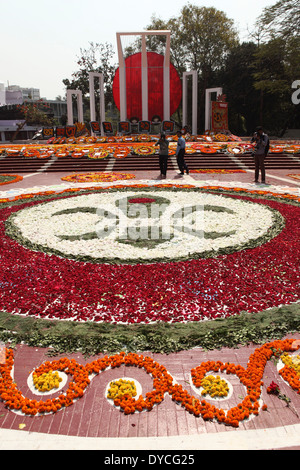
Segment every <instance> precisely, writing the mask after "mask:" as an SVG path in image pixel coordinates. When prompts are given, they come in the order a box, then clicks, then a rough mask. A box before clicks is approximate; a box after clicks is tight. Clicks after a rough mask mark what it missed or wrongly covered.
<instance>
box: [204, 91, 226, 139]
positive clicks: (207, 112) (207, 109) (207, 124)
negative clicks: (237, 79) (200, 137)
mask: <svg viewBox="0 0 300 470" xmlns="http://www.w3.org/2000/svg"><path fill="white" fill-rule="evenodd" d="M212 93H217V96H219V95H222V94H223V88H207V89H206V90H205V130H210V129H211V94H212Z"/></svg>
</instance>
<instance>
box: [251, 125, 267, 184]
mask: <svg viewBox="0 0 300 470" xmlns="http://www.w3.org/2000/svg"><path fill="white" fill-rule="evenodd" d="M251 142H255V151H254V161H255V179H254V183H258V178H259V170H260V171H261V182H262V183H263V184H265V183H266V169H265V159H266V157H267V154H268V147H269V137H268V135H267V134H265V133H264V132H263V129H262V127H258V128H257V129H256V132H255V134H254V136H253V137H252V140H251Z"/></svg>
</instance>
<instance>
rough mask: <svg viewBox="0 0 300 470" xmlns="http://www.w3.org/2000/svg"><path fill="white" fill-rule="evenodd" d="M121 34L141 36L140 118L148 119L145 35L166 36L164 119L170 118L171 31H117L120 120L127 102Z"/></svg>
mask: <svg viewBox="0 0 300 470" xmlns="http://www.w3.org/2000/svg"><path fill="white" fill-rule="evenodd" d="M121 36H141V37H142V64H141V67H142V97H141V98H142V120H143V121H148V120H149V119H151V118H152V116H148V63H147V51H146V37H147V36H166V38H167V41H166V52H165V57H164V66H163V67H164V72H163V81H164V85H163V87H164V117H163V118H164V120H165V121H169V120H170V48H171V31H163V30H157V31H150V30H149V31H142V32H134V33H130V32H127V33H117V48H118V55H119V82H120V120H121V121H126V119H127V103H126V66H125V58H124V53H123V48H122V42H121Z"/></svg>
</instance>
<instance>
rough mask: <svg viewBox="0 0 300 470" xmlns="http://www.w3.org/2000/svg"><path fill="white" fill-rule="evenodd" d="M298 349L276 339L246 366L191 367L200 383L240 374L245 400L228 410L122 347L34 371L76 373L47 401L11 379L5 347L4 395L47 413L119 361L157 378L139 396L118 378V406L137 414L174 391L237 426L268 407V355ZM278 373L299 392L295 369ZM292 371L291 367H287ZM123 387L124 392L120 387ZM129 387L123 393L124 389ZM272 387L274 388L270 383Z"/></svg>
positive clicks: (191, 407) (12, 405) (181, 400)
mask: <svg viewBox="0 0 300 470" xmlns="http://www.w3.org/2000/svg"><path fill="white" fill-rule="evenodd" d="M298 348H299V345H298V344H297V341H295V340H294V339H285V340H275V341H272V342H269V343H266V344H264V345H262V346H260V347H258V348H257V349H256V350H255V351H254V353H253V354H251V356H250V358H249V361H248V365H247V368H244V367H243V366H241V365H236V364H233V363H229V362H226V363H223V362H222V361H207V362H204V363H202V364H201V365H200V366H199V367H196V368H195V369H192V370H191V377H192V380H193V382H194V383H195V384H198V383H199V381H200V383H201V380H202V379H203V378H204V377H205V374H206V373H207V372H208V371H214V372H216V373H219V372H223V373H226V374H227V376H229V375H230V374H232V375H236V376H237V377H238V378H239V380H240V382H241V384H242V385H243V386H244V387H245V389H246V395H245V397H244V398H243V399H242V401H241V402H240V403H238V404H237V405H235V406H232V407H231V408H230V409H228V410H225V409H223V408H218V407H216V406H215V405H212V404H211V403H209V402H207V401H206V400H204V399H203V395H201V394H200V395H201V399H200V398H197V397H195V396H192V395H191V394H190V393H189V392H188V391H187V390H185V389H184V388H183V386H182V385H180V384H178V383H176V382H175V381H174V379H173V377H172V376H171V375H170V373H169V372H168V371H167V369H166V368H165V367H164V366H163V365H161V364H159V363H158V362H156V361H154V360H153V359H152V358H150V357H147V356H144V355H139V354H136V353H129V354H126V353H125V352H121V353H119V354H115V355H112V356H105V357H104V358H100V359H96V360H94V361H92V362H90V363H88V364H86V365H85V366H83V365H81V364H79V363H78V362H77V361H76V360H74V359H68V358H62V359H58V360H55V361H52V362H50V361H46V362H45V363H44V364H42V365H41V366H39V367H38V368H37V369H35V371H34V375H35V378H36V380H37V379H38V378H39V377H41V376H43V375H44V374H48V373H49V372H54V371H63V372H64V373H66V374H68V375H71V377H72V379H71V381H70V383H69V386H68V389H67V391H66V392H65V393H60V395H59V396H58V397H55V398H49V399H47V400H35V399H29V398H26V397H24V396H23V395H22V393H21V392H20V390H19V389H18V387H17V384H16V383H15V382H14V380H13V378H12V374H11V373H12V369H13V366H14V355H13V350H12V349H6V361H5V363H4V364H0V373H1V377H0V397H1V400H3V402H4V403H5V406H6V407H7V408H8V409H10V410H19V411H21V412H22V413H24V414H25V415H31V416H35V415H40V414H44V413H55V412H57V411H59V410H60V409H61V408H63V407H68V406H70V405H72V404H73V403H74V401H75V400H77V399H80V398H81V397H82V396H83V394H84V392H85V390H86V389H87V387H88V385H89V384H90V382H91V377H92V376H94V375H99V374H101V372H103V371H105V370H106V369H107V368H112V369H115V368H118V367H120V366H123V365H125V366H127V367H129V366H132V367H137V368H139V369H144V370H145V372H146V373H147V374H149V375H150V376H152V378H153V390H152V391H150V392H147V393H146V396H145V397H143V395H139V397H138V398H135V396H136V393H135V392H136V390H135V387H134V384H133V385H132V383H128V381H127V380H119V381H117V383H114V382H111V383H110V388H109V396H108V398H110V399H112V400H113V401H114V405H115V406H117V407H119V408H120V410H122V411H123V412H124V413H125V414H132V413H135V412H141V411H144V410H147V411H151V410H152V409H153V407H154V406H155V405H159V404H160V403H162V402H163V400H164V397H165V395H166V394H168V395H170V396H171V398H172V400H173V401H174V402H175V403H177V404H178V405H180V406H181V407H182V408H183V409H185V410H186V411H188V412H189V413H191V414H193V415H194V416H196V417H202V418H203V419H204V420H211V421H216V422H217V423H224V424H226V425H229V426H233V427H238V426H239V424H240V423H241V422H243V421H244V420H247V419H249V418H250V417H251V416H257V415H259V412H260V410H263V411H265V410H267V405H263V406H261V403H260V399H261V395H262V387H263V385H264V383H263V374H264V370H265V367H266V364H267V362H268V360H270V359H272V357H274V356H275V357H276V354H277V351H278V350H280V351H281V353H288V352H293V351H295V350H297V349H298ZM283 370H284V371H285V372H283ZM283 370H279V373H280V374H282V375H283V377H284V379H285V380H287V381H288V383H289V384H290V386H291V387H292V388H293V389H294V390H296V391H297V393H300V380H299V375H297V380H295V378H294V375H295V373H296V372H295V370H294V369H292V368H291V367H290V366H288V365H285V366H284V368H283ZM286 371H288V372H286ZM123 385H124V386H125V387H123V389H122V391H121V388H122V386H123ZM222 388H223V395H224V396H225V398H226V393H227V389H226V387H225V386H224V385H222ZM123 392H124V393H123ZM267 392H268V393H270V387H268V389H267Z"/></svg>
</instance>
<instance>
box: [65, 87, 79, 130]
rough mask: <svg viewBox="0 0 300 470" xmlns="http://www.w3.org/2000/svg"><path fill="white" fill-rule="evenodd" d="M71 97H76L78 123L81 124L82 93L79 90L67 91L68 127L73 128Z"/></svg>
mask: <svg viewBox="0 0 300 470" xmlns="http://www.w3.org/2000/svg"><path fill="white" fill-rule="evenodd" d="M72 95H76V96H77V110H78V122H81V123H83V103H82V91H81V90H67V113H68V126H73V124H74V119H73V103H72Z"/></svg>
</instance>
